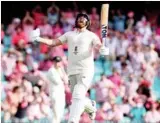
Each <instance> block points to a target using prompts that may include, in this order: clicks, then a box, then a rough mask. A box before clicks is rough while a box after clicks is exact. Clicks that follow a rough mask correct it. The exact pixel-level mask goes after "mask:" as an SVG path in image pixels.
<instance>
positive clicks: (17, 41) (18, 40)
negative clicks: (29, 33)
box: [12, 26, 28, 48]
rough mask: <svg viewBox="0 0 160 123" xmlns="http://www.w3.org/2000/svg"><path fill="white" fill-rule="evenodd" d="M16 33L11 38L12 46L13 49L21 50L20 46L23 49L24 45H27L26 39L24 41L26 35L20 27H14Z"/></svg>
mask: <svg viewBox="0 0 160 123" xmlns="http://www.w3.org/2000/svg"><path fill="white" fill-rule="evenodd" d="M15 30H16V33H15V35H14V36H13V38H12V44H13V45H14V46H15V47H18V48H21V46H23V47H24V45H25V44H27V42H28V41H27V39H26V35H25V33H24V31H23V29H22V27H21V26H18V27H16V29H15Z"/></svg>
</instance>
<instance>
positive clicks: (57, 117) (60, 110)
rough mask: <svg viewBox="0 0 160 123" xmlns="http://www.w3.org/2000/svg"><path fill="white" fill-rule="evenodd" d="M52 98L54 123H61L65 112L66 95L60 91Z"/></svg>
mask: <svg viewBox="0 0 160 123" xmlns="http://www.w3.org/2000/svg"><path fill="white" fill-rule="evenodd" d="M53 93H54V94H52V95H51V96H52V97H51V102H52V106H51V107H52V112H53V117H52V118H51V119H52V123H60V122H61V120H62V118H63V115H64V110H65V93H64V92H63V91H61V89H59V91H56V92H53Z"/></svg>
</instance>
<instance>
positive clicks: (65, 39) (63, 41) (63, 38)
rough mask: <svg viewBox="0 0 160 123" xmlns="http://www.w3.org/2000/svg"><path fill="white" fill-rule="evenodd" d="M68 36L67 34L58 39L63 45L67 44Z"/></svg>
mask: <svg viewBox="0 0 160 123" xmlns="http://www.w3.org/2000/svg"><path fill="white" fill-rule="evenodd" d="M67 35H68V33H65V34H63V35H61V36H60V37H59V38H58V39H59V40H60V41H61V42H62V44H63V43H67Z"/></svg>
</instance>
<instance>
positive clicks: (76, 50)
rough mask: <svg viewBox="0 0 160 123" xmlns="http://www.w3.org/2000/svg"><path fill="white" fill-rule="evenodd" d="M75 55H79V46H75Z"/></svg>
mask: <svg viewBox="0 0 160 123" xmlns="http://www.w3.org/2000/svg"><path fill="white" fill-rule="evenodd" d="M73 53H74V54H75V55H77V53H78V47H77V46H75V48H74V52H73Z"/></svg>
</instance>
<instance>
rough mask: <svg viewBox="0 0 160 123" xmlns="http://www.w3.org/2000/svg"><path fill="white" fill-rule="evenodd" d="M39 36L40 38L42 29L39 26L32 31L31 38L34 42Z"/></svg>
mask: <svg viewBox="0 0 160 123" xmlns="http://www.w3.org/2000/svg"><path fill="white" fill-rule="evenodd" d="M39 38H40V30H39V28H37V29H35V30H33V31H31V33H30V39H31V41H32V42H34V41H38V39H39Z"/></svg>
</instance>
